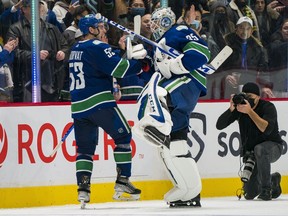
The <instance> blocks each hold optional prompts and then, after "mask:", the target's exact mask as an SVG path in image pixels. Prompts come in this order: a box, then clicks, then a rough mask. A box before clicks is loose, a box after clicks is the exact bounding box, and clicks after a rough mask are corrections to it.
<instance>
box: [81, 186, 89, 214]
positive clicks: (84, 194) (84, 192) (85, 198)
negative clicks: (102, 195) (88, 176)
mask: <svg viewBox="0 0 288 216" xmlns="http://www.w3.org/2000/svg"><path fill="white" fill-rule="evenodd" d="M78 201H79V202H80V204H81V209H84V208H85V206H86V203H88V202H90V185H88V184H80V185H79V187H78Z"/></svg>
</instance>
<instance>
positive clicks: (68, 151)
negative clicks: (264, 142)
mask: <svg viewBox="0 0 288 216" xmlns="http://www.w3.org/2000/svg"><path fill="white" fill-rule="evenodd" d="M273 103H274V104H275V105H276V107H277V110H278V121H279V128H280V133H281V136H282V138H283V139H284V140H285V142H286V143H285V151H284V154H283V156H282V157H281V158H280V159H279V160H278V161H277V162H276V163H274V164H273V166H272V170H273V171H274V170H275V171H278V172H280V173H281V174H282V176H283V178H282V182H285V181H286V182H287V176H288V167H287V164H288V159H287V131H288V125H287V119H288V113H287V105H288V102H287V101H286V100H281V101H273ZM228 105H229V104H228V103H227V102H217V103H215V102H211V103H208V102H202V103H198V105H197V106H196V108H195V110H194V112H193V114H192V115H191V120H190V123H191V128H190V134H189V144H190V145H191V152H192V155H193V157H195V159H196V160H197V164H198V168H199V172H200V175H201V177H202V183H203V190H202V192H201V195H202V197H215V196H233V195H235V193H236V190H237V189H238V188H240V187H241V182H240V180H239V177H238V170H239V166H240V161H239V132H238V126H237V123H234V124H233V125H231V126H230V127H228V128H226V129H224V130H222V131H218V130H217V129H216V128H215V124H216V121H217V118H218V117H219V116H220V115H221V113H222V112H223V111H224V110H226V109H227V108H228ZM119 107H120V109H121V110H122V111H123V114H124V116H125V117H126V118H127V120H128V121H129V124H130V125H131V126H133V125H134V123H135V122H136V121H137V111H136V110H137V105H136V104H133V103H131V104H119ZM0 109H1V112H0V119H1V122H0V179H1V181H0V200H1V202H0V208H9V207H29V206H45V205H62V204H74V203H77V201H76V195H77V193H76V190H77V187H76V185H75V184H76V177H75V162H74V161H75V140H74V132H73V131H72V133H71V134H70V135H69V136H68V138H67V140H66V142H65V143H63V145H62V146H61V148H60V149H59V151H58V152H57V154H56V155H55V156H54V157H52V158H50V157H49V154H50V153H51V152H52V150H53V146H55V145H56V144H57V143H58V142H59V141H60V140H61V137H62V136H63V135H64V134H65V132H66V131H67V129H68V128H69V126H70V125H71V124H72V119H71V116H70V115H71V112H70V106H69V105H49V106H48V105H47V106H28V105H27V106H17V107H16V106H15V107H14V106H7V107H5V106H3V107H1V108H0ZM113 146H114V143H113V140H112V139H111V138H110V137H109V136H108V135H107V134H106V133H103V131H101V132H100V136H99V145H98V147H97V149H96V152H95V155H94V170H93V175H92V197H91V202H93V203H98V202H110V201H112V195H113V186H114V181H115V176H116V171H115V163H114V159H113ZM131 146H132V154H133V165H132V176H133V177H132V178H131V180H132V181H133V183H135V185H136V186H137V187H139V188H141V189H142V196H141V199H142V200H153V199H162V198H163V195H164V194H165V193H166V192H167V191H168V190H169V189H170V188H171V187H172V185H171V183H170V181H169V180H168V178H167V176H166V173H165V172H164V170H163V167H162V164H161V161H160V159H159V157H158V152H157V149H156V148H155V147H154V146H151V145H149V144H147V143H144V142H142V141H141V140H139V139H138V138H137V137H134V136H133V141H132V143H131ZM282 188H283V192H284V193H288V188H287V187H286V184H282Z"/></svg>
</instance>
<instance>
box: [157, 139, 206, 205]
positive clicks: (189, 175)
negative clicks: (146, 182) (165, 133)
mask: <svg viewBox="0 0 288 216" xmlns="http://www.w3.org/2000/svg"><path fill="white" fill-rule="evenodd" d="M159 153H160V156H161V158H162V161H163V163H164V167H165V168H166V171H167V174H168V176H169V178H170V180H171V181H172V182H173V185H174V188H173V189H171V190H170V191H168V192H167V193H166V194H165V195H164V200H165V201H167V202H174V201H177V200H182V201H187V200H190V199H193V198H195V197H196V196H197V195H198V194H199V193H200V192H201V190H202V183H201V177H200V175H199V171H198V168H197V165H196V162H195V160H194V159H193V158H192V157H191V156H190V157H188V156H187V157H185V155H187V154H188V153H189V146H188V144H187V142H186V141H185V140H178V141H172V142H171V143H170V149H169V148H167V147H166V146H162V147H161V148H159Z"/></svg>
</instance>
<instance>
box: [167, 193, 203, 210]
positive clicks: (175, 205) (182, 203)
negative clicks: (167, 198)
mask: <svg viewBox="0 0 288 216" xmlns="http://www.w3.org/2000/svg"><path fill="white" fill-rule="evenodd" d="M168 205H169V207H170V208H182V207H201V203H200V194H199V195H198V196H196V197H195V198H193V199H191V200H187V201H182V200H177V201H174V202H168Z"/></svg>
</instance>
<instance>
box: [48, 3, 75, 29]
mask: <svg viewBox="0 0 288 216" xmlns="http://www.w3.org/2000/svg"><path fill="white" fill-rule="evenodd" d="M70 3H71V0H59V1H56V2H55V4H54V6H53V9H52V11H53V12H54V13H55V15H56V18H57V20H58V22H59V23H60V24H61V25H62V29H63V30H65V29H66V26H65V23H64V21H63V19H64V18H65V16H66V13H67V12H68V11H69V5H70Z"/></svg>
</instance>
